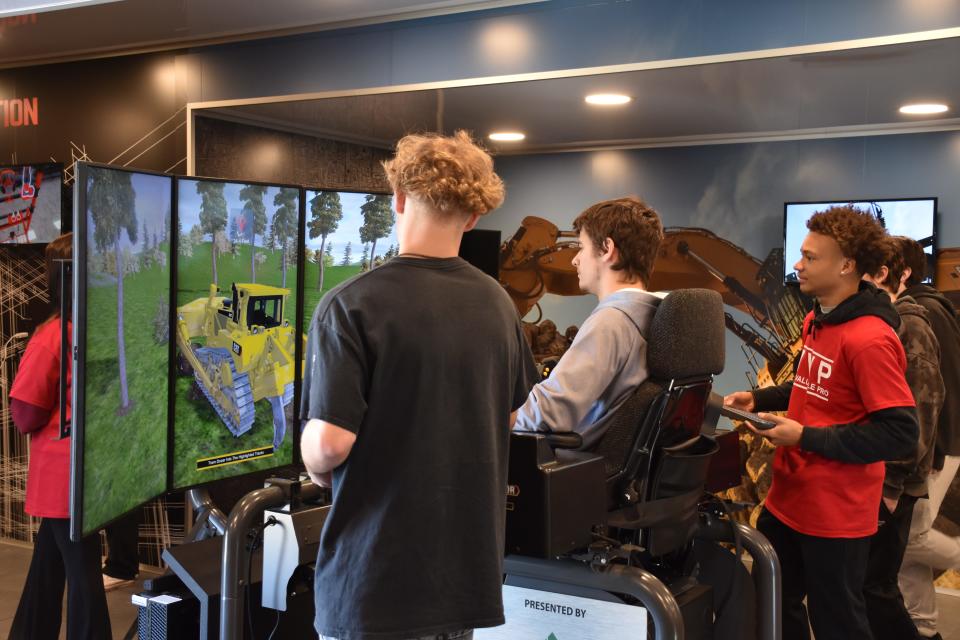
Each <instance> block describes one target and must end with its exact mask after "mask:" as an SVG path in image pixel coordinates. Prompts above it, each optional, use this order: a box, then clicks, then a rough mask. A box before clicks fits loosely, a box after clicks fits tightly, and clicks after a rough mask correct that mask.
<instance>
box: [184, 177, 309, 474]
mask: <svg viewBox="0 0 960 640" xmlns="http://www.w3.org/2000/svg"><path fill="white" fill-rule="evenodd" d="M173 178H174V183H175V184H176V186H175V188H174V195H175V197H176V198H177V200H176V201H175V202H174V204H173V209H174V210H176V212H177V218H176V219H177V220H178V221H179V216H180V201H179V197H180V183H181V182H184V181H190V182H216V183H221V184H237V185H257V186H262V187H276V188H279V189H296V191H297V193H298V198H299V202H298V204H297V209H298V211H297V216H298V218H297V225H298V228H297V243H298V248H297V255H296V256H295V258H296V259H295V260H294V262H293V264H294V265H295V267H296V269H297V275H298V277H297V289H296V290H295V291H294V300H295V301H296V302H295V304H296V309H295V311H296V310H302V307H303V301H302V299H301V290H302V287H303V276H302V274H303V258H304V256H303V253H304V251H303V242H302V240H301V239H302V237H303V235H304V233H305V232H306V231H305V229H306V220H305V217H304V216H305V208H304V207H305V201H306V191H307V189H306V188H305V187H303V186H302V185H296V184H284V183H278V182H265V181H262V180H234V179H229V178H214V177H208V176H180V175H177V176H173ZM176 229H178V227H177V226H174V233H173V235H177V234H176ZM178 271H179V270H178ZM178 271H175V272H174V273H173V277H172V282H173V284H172V285H171V288H170V298H171V299H170V310H171V316H172V317H173V324H171V331H173V330H174V329H173V328H174V327H175V326H176V317H175V316H176V307H177V287H176V284H177V282H178V275H179V273H178ZM296 316H297V317H296V320H295V321H294V331H295V332H296V335H297V336H298V337H299V338H300V339H298V340H296V342H295V343H294V359H295V360H296V361H297V362H302V361H303V338H302V335H303V331H304V327H303V317H302V316H303V313H302V312H301V313H297V314H296ZM288 317H289V316H288ZM171 342H174V344H173V347H172V355H171V360H170V362H171V367H170V381H169V385H170V389H172V390H175V389H176V386H175V385H176V375H177V371H176V365H175V363H176V344H175V341H173V340H171ZM302 386H303V371H302V367H297V366H295V367H294V376H293V403H294V412H293V416H294V419H293V424H291V425H288V426H287V428H288V429H291V430H292V431H293V433H292V439H293V442H292V445H293V456H292V460H291V461H290V462H289V463H287V462H284V463H282V464H278V465H275V466H271V467H267V468H264V469H252V470H249V471H243V472H241V473H238V474H236V475H231V476H227V477H225V478H217V479H215V480H208V481H206V482H197V483H194V484H186V485H177V484H175V482H174V474H173V464H174V453H175V448H174V444H175V438H176V412H175V407H176V396H175V393H174V392H173V391H171V392H170V403H171V410H170V428H169V430H168V432H167V433H168V445H169V455H168V465H167V491H188V490H190V489H195V488H198V487H209V486H215V485H216V484H218V483H221V482H230V481H233V480H236V479H238V478H242V477H244V476H248V475H253V474H258V473H260V474H263V473H268V472H272V471H280V470H283V469H290V468H292V467H297V466H298V465H300V464H301V462H302V461H301V458H300V425H299V409H298V408H299V403H300V394H301V387H302Z"/></svg>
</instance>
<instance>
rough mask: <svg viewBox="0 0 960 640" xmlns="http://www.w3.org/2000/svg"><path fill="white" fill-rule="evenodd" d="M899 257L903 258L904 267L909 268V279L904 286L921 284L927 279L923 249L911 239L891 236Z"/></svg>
mask: <svg viewBox="0 0 960 640" xmlns="http://www.w3.org/2000/svg"><path fill="white" fill-rule="evenodd" d="M893 241H894V243H896V246H897V249H898V250H899V252H900V256H901V257H902V258H903V265H904V267H910V277H909V278H907V279H906V281H905V282H904V284H906V285H907V286H908V287H913V286H915V285H918V284H921V283H922V282H923V281H924V279H925V278H926V277H927V259H928V258H927V254H926V253H924V251H923V247H922V246H920V243H919V242H917V241H916V240H914V239H913V238H908V237H906V236H893Z"/></svg>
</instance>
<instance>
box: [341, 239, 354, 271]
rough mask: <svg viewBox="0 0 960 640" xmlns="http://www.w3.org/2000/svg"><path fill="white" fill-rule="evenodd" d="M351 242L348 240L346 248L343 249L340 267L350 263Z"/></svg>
mask: <svg viewBox="0 0 960 640" xmlns="http://www.w3.org/2000/svg"><path fill="white" fill-rule="evenodd" d="M351 245H352V243H350V242H348V243H347V246H346V248H344V250H343V260H342V261H341V262H340V266H341V267H347V266H349V265H350V260H351V258H352V257H353V247H352V246H351Z"/></svg>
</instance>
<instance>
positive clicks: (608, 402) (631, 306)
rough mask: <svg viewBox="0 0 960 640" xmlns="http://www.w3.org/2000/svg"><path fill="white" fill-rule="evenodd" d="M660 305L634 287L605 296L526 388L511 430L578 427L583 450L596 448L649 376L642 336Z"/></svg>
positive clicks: (649, 295) (565, 429) (572, 428)
mask: <svg viewBox="0 0 960 640" xmlns="http://www.w3.org/2000/svg"><path fill="white" fill-rule="evenodd" d="M659 304H660V299H659V298H657V297H656V296H654V295H652V294H649V293H646V292H642V291H636V290H628V291H624V290H620V291H617V292H615V293H612V294H610V295H609V296H607V297H606V298H605V299H604V300H603V302H601V303H600V304H599V305H597V308H596V309H594V310H593V313H591V314H590V316H589V317H588V318H587V319H586V321H584V323H583V326H582V327H580V330H579V331H578V332H577V336H576V337H575V338H574V339H573V343H572V344H571V345H570V349H569V350H567V352H566V353H565V354H563V357H562V358H560V362H558V363H557V366H556V367H554V369H553V372H552V373H551V374H550V377H549V378H547V379H546V380H544V381H543V382H541V383H540V384H538V385H536V386H535V387H534V388H533V389H532V390H531V391H530V395H529V396H528V397H527V401H526V402H525V403H524V404H523V406H522V407H520V409H519V410H518V412H517V422H516V424H515V425H514V430H516V431H544V432H545V431H576V432H577V433H579V434H580V435H581V436H582V437H583V446H582V449H584V450H590V449H593V448H594V447H596V445H597V443H598V442H599V441H600V438H601V437H602V436H603V434H604V433H605V432H606V430H607V428H608V427H609V426H610V419H611V418H612V417H613V413H614V411H615V410H616V409H617V407H619V406H620V405H621V404H622V403H623V402H624V401H625V400H626V399H627V397H628V396H629V395H630V392H631V391H633V390H635V389H636V388H637V387H638V386H640V384H641V383H642V382H643V381H644V380H646V379H647V377H648V376H649V372H648V369H647V341H646V339H645V338H644V337H643V336H644V335H646V334H647V332H648V329H649V326H650V320H651V318H652V317H653V313H654V311H656V309H657V305H659ZM641 334H643V335H641Z"/></svg>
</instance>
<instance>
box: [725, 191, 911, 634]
mask: <svg viewBox="0 0 960 640" xmlns="http://www.w3.org/2000/svg"><path fill="white" fill-rule="evenodd" d="M807 228H808V229H809V231H810V232H809V233H808V234H807V236H806V238H804V241H803V245H802V247H801V256H802V257H801V258H800V261H799V262H797V264H796V265H795V266H794V269H796V271H797V275H798V280H799V282H800V290H801V291H802V292H803V293H805V294H807V295H810V296H813V297H814V298H816V305H815V306H814V310H813V311H812V312H811V313H810V314H809V315H808V316H807V317H806V319H805V320H804V325H803V350H802V351H801V352H800V354H799V355H798V359H797V367H796V372H795V376H794V380H793V381H791V382H787V383H785V384H783V385H780V386H777V387H767V388H764V389H756V390H754V391H752V392H751V391H739V392H736V393H732V394H730V395H728V396H727V397H726V398H724V402H725V403H726V404H729V405H733V406H735V407H738V408H741V409H746V410H748V411H781V410H784V409H786V410H787V416H786V417H781V416H777V415H772V414H767V413H764V414H761V416H762V417H763V418H764V419H767V420H771V421H773V422H775V423H776V426H775V427H774V428H772V429H770V430H767V431H755V433H758V434H760V435H762V436H764V437H765V438H767V439H768V440H769V441H770V442H772V443H773V444H774V445H776V446H777V451H776V453H775V454H774V460H773V465H772V467H773V481H772V484H771V486H770V492H769V493H768V494H767V498H766V503H765V505H764V509H763V511H762V512H761V514H760V517H759V519H758V521H757V528H758V529H759V530H760V531H761V532H762V533H763V534H764V535H765V536H766V537H767V538H768V539H769V540H770V542H771V544H772V545H773V547H774V549H775V550H776V552H777V556H778V557H779V559H780V565H781V568H782V586H783V637H784V640H807V639H808V638H809V637H810V626H812V627H813V632H814V635H815V636H816V638H817V640H831V639H836V640H841V639H842V640H870V639H871V638H872V634H871V630H870V625H869V623H868V621H867V615H866V605H865V602H864V595H863V585H864V577H865V574H866V570H867V558H868V554H869V551H870V539H871V536H872V535H873V534H874V533H875V532H876V531H877V514H878V512H879V508H880V501H881V497H882V492H883V479H884V461H885V460H898V459H902V458H905V457H907V456H910V455H913V453H914V451H915V449H916V447H917V439H918V426H917V416H916V411H915V407H914V401H913V396H912V394H911V392H910V388H909V386H907V382H906V379H905V371H906V356H905V354H904V350H903V345H902V344H901V343H900V339H899V338H898V337H897V334H896V331H895V329H896V328H897V327H898V326H899V324H900V317H899V315H898V314H897V311H896V309H894V307H893V305H892V304H891V302H890V298H889V296H888V295H887V293H886V292H884V291H879V290H878V289H877V288H876V287H875V286H874V285H872V284H870V283H867V282H861V277H862V276H863V274H864V273H876V271H877V270H878V269H879V267H880V261H881V260H882V256H883V248H882V245H883V241H884V238H885V235H886V234H885V232H884V230H883V228H882V227H881V226H880V224H879V223H878V222H877V220H876V219H874V218H873V216H872V215H870V214H869V213H864V212H861V211H859V210H857V209H854V208H853V207H849V206H846V207H833V208H831V209H828V210H826V211H823V212H820V213H816V214H814V215H813V216H812V217H811V218H810V220H809V221H808V222H807ZM748 426H749V425H748ZM804 598H806V600H807V606H806V607H805V606H804V603H803V600H804ZM808 608H809V617H808Z"/></svg>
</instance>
